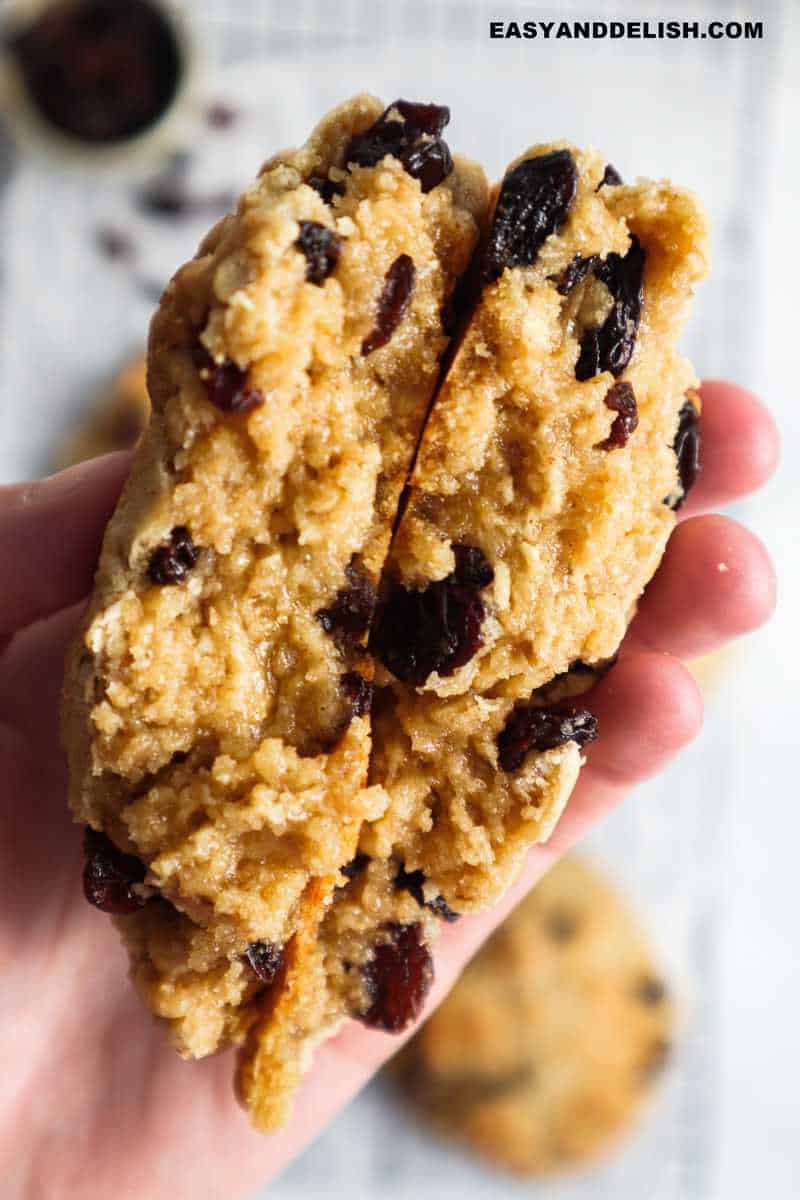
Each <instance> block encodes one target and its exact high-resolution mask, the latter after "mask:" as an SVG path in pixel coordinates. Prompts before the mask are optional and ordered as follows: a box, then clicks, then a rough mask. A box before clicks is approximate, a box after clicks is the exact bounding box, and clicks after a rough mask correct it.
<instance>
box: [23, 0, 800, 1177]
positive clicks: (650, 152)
mask: <svg viewBox="0 0 800 1200" xmlns="http://www.w3.org/2000/svg"><path fill="white" fill-rule="evenodd" d="M687 8H690V9H691V12H690V13H687V12H685V11H684V10H683V8H682V6H676V5H674V4H672V3H671V2H670V0H661V3H660V4H650V3H647V2H643V3H638V4H635V5H633V4H627V3H603V2H602V0H598V3H596V4H593V5H591V6H583V5H573V4H562V5H560V6H559V9H558V11H559V13H561V14H562V15H563V14H564V13H569V14H571V15H575V16H581V17H587V16H588V17H594V18H601V17H603V18H608V17H610V16H623V17H627V18H629V19H632V18H644V17H650V18H651V19H658V18H665V17H684V16H687V15H689V16H691V18H692V19H697V20H706V19H713V18H719V17H721V18H723V19H729V18H732V17H734V16H737V17H743V16H748V17H751V18H753V17H761V18H762V19H763V20H764V21H765V23H766V36H765V39H764V41H763V42H760V43H759V42H749V43H745V42H728V43H710V42H708V41H706V42H697V43H694V42H688V41H681V42H669V43H658V42H644V41H639V42H636V41H624V42H623V41H620V42H614V43H611V42H595V43H589V44H587V43H569V42H565V41H560V42H557V43H555V42H550V43H542V42H535V43H532V42H523V43H501V42H490V41H489V40H488V36H487V33H486V30H487V24H488V20H489V18H490V17H491V18H493V19H496V18H499V17H506V18H511V17H517V16H518V17H520V18H525V17H533V16H535V17H537V18H540V19H542V18H544V19H546V18H548V17H552V16H553V15H556V14H554V13H553V12H552V11H548V10H547V9H546V8H539V7H537V6H534V5H531V4H527V3H516V4H506V5H502V4H501V5H497V4H495V5H492V6H488V5H482V4H480V3H468V2H466V0H464V2H462V3H456V2H455V0H453V2H451V3H446V2H444V0H440V2H439V3H430V2H427V3H423V2H422V0H410V2H408V3H401V2H399V0H394V2H392V3H380V2H373V3H368V2H366V0H364V2H354V0H351V2H350V3H345V2H342V3H336V4H334V3H330V2H329V0H315V2H313V3H310V2H308V0H292V2H291V3H289V2H288V0H283V2H279V0H275V2H267V0H203V2H202V3H195V4H194V5H193V6H192V10H193V13H194V14H195V15H196V16H197V17H198V18H199V26H200V30H201V33H202V34H203V40H204V42H205V45H206V46H207V48H208V55H209V59H210V60H211V63H212V64H213V67H214V70H215V74H216V81H217V82H216V94H222V95H225V96H227V97H229V98H232V99H236V100H237V102H239V103H240V104H241V106H242V109H243V118H242V121H241V122H240V124H239V126H238V127H237V129H236V130H235V131H233V132H231V133H228V134H225V135H222V134H210V133H206V134H204V135H203V137H202V141H201V142H200V144H199V147H198V158H197V163H196V167H195V173H196V178H197V182H198V185H200V184H202V186H203V187H204V188H206V187H207V188H208V190H213V188H214V187H217V186H219V185H220V184H222V183H225V184H227V183H230V182H231V180H233V182H234V185H235V186H239V185H242V184H244V183H245V182H246V181H247V179H248V177H249V176H250V175H251V174H252V173H253V171H254V170H255V168H256V166H257V165H258V163H259V161H260V160H261V159H262V158H264V157H265V156H266V154H267V153H268V152H269V151H270V150H272V149H274V148H276V147H277V146H278V145H283V144H289V143H291V142H293V141H296V140H299V139H301V138H302V137H303V136H304V134H305V133H306V131H307V130H308V128H309V126H310V125H311V124H312V123H313V121H314V120H315V119H316V117H317V116H318V115H319V114H320V113H321V112H322V111H323V110H324V109H325V108H326V107H329V106H330V105H331V104H333V103H335V102H337V101H338V100H340V99H342V98H343V97H344V96H346V95H348V94H350V93H351V92H353V91H357V90H361V89H362V88H368V89H370V90H374V91H376V92H377V93H378V94H379V95H382V96H384V97H385V98H386V99H387V100H389V99H393V98H394V97H395V96H396V95H407V96H410V97H412V98H423V99H428V98H432V99H436V100H439V101H442V102H446V103H449V104H450V105H451V107H452V109H453V113H454V118H453V122H452V126H451V137H450V142H451V145H452V146H453V147H455V148H457V149H459V150H462V151H464V152H466V153H469V154H472V155H474V156H475V157H479V158H481V159H482V161H483V162H484V163H485V165H486V167H487V169H488V170H489V171H490V173H493V174H495V175H496V174H498V173H500V172H501V171H502V168H503V166H504V165H505V163H506V162H507V161H508V160H509V159H511V158H512V157H514V156H515V155H516V154H517V153H519V151H520V150H521V149H522V148H523V147H524V146H525V145H527V144H530V143H532V142H534V141H538V140H548V139H551V138H555V137H567V138H571V139H573V140H575V141H576V142H578V143H582V142H590V143H593V144H595V145H596V146H598V147H599V148H601V149H602V150H603V151H604V152H605V153H606V155H607V157H608V158H609V159H610V161H612V162H613V163H614V164H615V165H616V166H617V167H618V169H619V170H620V171H621V172H622V173H623V175H625V176H626V177H628V178H630V177H632V176H635V175H637V174H644V175H656V176H659V175H669V176H670V177H671V178H673V179H675V180H676V182H679V183H682V184H687V185H690V186H692V187H694V188H696V190H697V191H698V192H699V193H700V195H701V196H702V198H703V199H704V201H705V202H706V204H707V205H708V207H709V210H710V212H711V215H712V218H713V221H714V273H713V276H712V279H711V280H710V281H709V282H708V283H707V284H706V285H704V286H703V289H702V291H701V293H700V295H699V297H698V304H697V308H696V315H695V316H694V317H693V319H692V323H691V328H690V330H689V332H688V335H687V338H686V346H687V349H688V350H689V352H690V353H691V354H692V355H693V357H694V359H695V362H696V365H697V367H698V370H699V371H700V373H701V374H706V375H729V376H733V377H735V378H737V379H739V380H740V381H741V382H743V383H746V384H747V385H749V386H751V387H753V388H755V389H758V390H759V391H761V392H762V393H763V394H764V395H766V397H767V398H768V399H769V401H770V402H771V404H772V405H773V407H774V409H775V411H776V413H777V414H778V418H779V422H780V424H781V427H782V432H783V437H784V443H785V457H784V464H783V467H782V469H781V472H780V474H779V477H778V479H777V480H776V481H775V483H773V484H772V485H771V486H770V487H769V488H768V489H767V490H766V491H765V492H764V493H762V494H761V495H760V496H759V497H757V498H756V499H754V500H753V501H752V502H749V503H748V504H747V505H746V506H741V507H740V508H739V510H738V512H737V515H740V516H742V517H743V518H744V519H746V520H747V521H748V523H749V524H751V525H752V526H753V527H754V528H755V529H756V530H757V531H758V532H759V533H760V534H761V536H762V537H763V538H764V540H765V541H766V542H767V544H768V546H769V547H770V549H771V550H772V552H773V554H774V555H775V557H776V559H777V561H778V566H779V571H780V574H781V581H782V590H781V601H780V608H779V611H778V615H777V617H776V619H775V620H774V621H773V623H772V624H771V626H770V627H768V628H767V629H766V630H764V631H763V632H761V633H759V634H757V635H754V636H753V637H751V638H750V639H748V640H747V641H746V643H745V644H744V645H743V647H742V648H741V650H740V652H739V653H738V654H737V655H735V656H734V657H732V658H731V659H729V661H728V663H727V666H726V667H725V669H724V670H723V671H722V675H721V681H720V682H719V683H718V685H717V686H716V688H715V689H714V690H713V692H712V695H711V697H710V712H709V718H708V722H707V727H706V730H705V732H704V734H703V736H702V739H701V741H700V742H699V743H698V744H697V745H696V746H695V747H693V748H692V749H691V751H690V752H689V753H688V754H687V755H686V756H685V758H684V759H683V761H682V762H681V763H680V764H678V765H677V766H676V767H675V768H673V769H672V770H671V771H670V772H669V773H668V775H667V776H665V777H664V778H663V779H661V780H659V781H655V782H653V783H651V784H649V785H647V786H646V787H645V788H642V789H641V790H640V792H639V793H638V794H637V796H636V797H635V798H634V799H633V800H632V801H631V803H630V804H629V805H628V807H627V809H626V810H624V811H623V812H621V813H619V814H617V815H616V816H615V817H614V818H613V819H612V820H611V821H610V822H608V824H607V825H606V827H605V828H604V829H603V830H601V831H600V832H599V833H598V834H597V835H596V836H595V837H593V839H592V846H591V850H592V852H593V853H594V854H595V855H597V856H598V857H599V858H600V859H601V861H603V862H605V863H607V864H609V865H610V866H612V867H613V868H614V869H615V871H616V874H617V875H618V876H619V877H620V878H621V880H622V881H623V883H624V884H625V885H626V886H627V889H628V892H629V894H630V895H631V897H632V899H633V900H634V901H635V902H636V903H637V904H638V905H639V907H640V908H641V910H642V912H643V916H644V919H645V920H646V921H647V922H648V923H649V926H650V928H651V930H652V933H653V937H654V939H655V940H656V942H657V944H658V945H659V946H660V949H661V954H662V957H663V958H664V960H665V963H666V965H667V969H668V971H669V972H670V974H671V976H672V978H673V980H674V981H675V986H676V988H677V990H678V992H679V994H680V995H681V997H682V1000H683V1011H684V1025H685V1028H684V1033H683V1037H682V1041H681V1046H680V1050H679V1054H678V1059H677V1063H676V1065H675V1067H674V1068H673V1071H672V1073H671V1075H670V1077H669V1079H668V1080H667V1084H666V1088H665V1091H664V1094H663V1096H662V1097H661V1098H660V1101H659V1103H658V1105H657V1106H656V1107H655V1109H654V1110H653V1111H652V1112H651V1113H650V1114H649V1116H648V1119H647V1120H646V1121H645V1122H644V1124H643V1126H642V1128H641V1130H640V1131H639V1133H638V1134H637V1135H636V1136H635V1137H634V1138H633V1139H632V1140H631V1141H630V1142H629V1144H628V1145H627V1146H626V1147H625V1149H624V1150H623V1151H622V1152H621V1153H620V1154H618V1155H617V1156H616V1157H615V1158H614V1159H612V1160H611V1161H610V1162H609V1163H608V1164H607V1165H606V1166H604V1167H603V1168H602V1169H600V1170H599V1171H598V1172H597V1173H595V1174H593V1175H592V1176H591V1178H584V1179H582V1180H568V1181H566V1182H565V1183H563V1184H560V1185H558V1186H557V1187H550V1186H548V1187H544V1188H543V1187H537V1186H536V1185H521V1184H516V1183H511V1182H509V1181H507V1180H506V1179H505V1178H504V1177H503V1176H497V1175H493V1174H491V1173H490V1172H488V1171H486V1170H484V1169H482V1168H480V1167H477V1166H474V1165H473V1164H471V1163H470V1162H469V1161H468V1160H466V1159H464V1158H462V1157H461V1156H460V1155H458V1154H456V1153H453V1152H451V1151H449V1150H447V1149H444V1148H441V1147H439V1146H437V1145H435V1144H434V1143H432V1142H430V1141H429V1140H428V1139H427V1138H426V1137H425V1135H424V1134H423V1133H421V1132H420V1131H419V1129H418V1128H417V1127H415V1126H414V1124H413V1122H411V1121H410V1120H409V1119H408V1118H407V1116H406V1115H405V1114H404V1113H403V1112H402V1110H401V1109H400V1108H398V1106H397V1105H396V1102H395V1101H394V1100H393V1098H392V1097H391V1095H390V1094H389V1091H388V1089H387V1088H386V1086H385V1085H384V1084H381V1083H380V1082H379V1083H378V1084H377V1085H375V1086H373V1088H371V1089H370V1090H369V1091H368V1092H367V1093H366V1094H365V1095H364V1096H362V1097H361V1098H360V1099H359V1100H358V1101H357V1102H356V1104H355V1105H353V1106H352V1107H351V1109H350V1110H349V1111H348V1112H347V1113H345V1114H343V1116H342V1117H341V1118H340V1119H339V1121H337V1122H336V1124H335V1125H334V1127H333V1128H332V1129H331V1131H330V1132H329V1133H328V1134H327V1135H326V1136H325V1137H324V1138H323V1139H322V1140H321V1141H320V1142H319V1143H318V1144H317V1145H316V1146H315V1147H313V1148H312V1149H311V1150H310V1151H309V1152H308V1153H307V1154H306V1155H305V1156H304V1158H303V1159H302V1160H301V1161H300V1162H299V1163H297V1164H296V1165H295V1166H294V1167H293V1168H292V1170H291V1171H290V1172H289V1173H288V1174H287V1175H286V1176H285V1177H284V1179H283V1180H282V1181H280V1182H279V1183H278V1184H276V1185H274V1186H273V1188H271V1189H270V1196H273V1197H279V1198H285V1200H290V1198H291V1200H294V1198H295V1197H297V1198H299V1197H301V1196H303V1197H309V1196H318V1195H319V1196H330V1197H342V1198H343V1200H344V1198H345V1197H347V1198H348V1200H349V1198H352V1197H358V1196H370V1197H374V1198H375V1200H382V1198H384V1197H385V1198H387V1200H388V1198H389V1197H391V1198H392V1200H405V1198H406V1197H408V1198H411V1197H413V1198H414V1200H419V1198H420V1197H424V1198H425V1200H427V1197H429V1196H431V1197H433V1196H436V1197H437V1200H455V1197H459V1198H460V1197H462V1196H464V1195H465V1194H470V1195H471V1196H473V1197H483V1196H487V1197H488V1196H508V1197H516V1196H518V1195H530V1194H533V1195H537V1196H544V1195H545V1194H546V1195H547V1196H548V1197H553V1198H554V1200H556V1198H557V1200H562V1198H563V1200H567V1198H568V1200H578V1198H581V1200H583V1198H584V1197H590V1196H591V1197H592V1198H593V1200H605V1198H606V1197H608V1198H609V1200H610V1198H611V1197H613V1200H740V1198H741V1200H751V1198H752V1197H753V1195H760V1196H763V1197H768V1198H769V1200H790V1198H792V1197H795V1196H797V1195H798V1194H800V1168H798V1151H797V1138H798V1134H799V1133H800V1099H798V1097H800V1035H798V1032H797V1014H798V1012H799V1011H800V970H799V969H798V930H797V926H798V910H800V905H799V904H798V899H797V873H798V872H797V866H796V858H797V849H796V847H797V841H798V835H800V799H799V798H798V795H797V791H798V788H797V783H796V779H795V772H794V757H795V752H796V747H797V742H798V734H797V730H798V729H800V707H799V706H798V694H799V693H800V677H799V676H800V664H799V663H798V655H797V651H796V628H795V626H796V622H797V615H796V614H798V612H800V594H798V593H799V591H800V569H799V568H798V555H797V545H798V527H800V506H799V505H798V497H797V478H798V471H799V470H800V455H798V445H800V409H799V408H798V404H799V402H798V397H797V396H796V394H795V390H796V389H795V378H796V375H797V366H796V362H797V358H798V355H800V329H799V327H798V312H797V303H796V298H795V297H796V291H797V283H796V281H797V278H798V268H799V267H800V264H799V263H798V261H797V257H798V256H797V241H798V239H797V233H796V219H795V210H796V208H797V204H798V182H800V164H798V156H797V124H798V115H800V83H799V82H798V73H797V70H796V63H797V61H799V60H800V22H798V20H797V17H798V8H797V6H796V5H795V4H793V3H787V4H784V5H781V4H779V3H775V4H755V3H754V4H751V5H749V6H747V7H745V6H740V5H737V4H734V3H730V4H716V3H713V2H711V0H706V2H704V3H697V2H695V3H693V4H692V5H691V6H687ZM4 161H5V160H4V159H3V157H2V152H1V151H0V206H1V207H0V216H2V221H0V364H2V368H1V369H0V479H7V480H10V479H15V478H21V477H24V476H25V475H26V474H34V473H40V472H42V471H43V470H45V469H46V467H47V460H48V455H49V454H50V452H51V447H52V445H53V442H54V440H55V438H56V436H57V434H58V432H59V431H60V430H62V429H64V428H66V427H67V426H68V425H69V423H70V421H71V420H72V419H74V416H75V414H76V413H77V412H78V411H79V410H80V409H81V408H82V407H83V406H85V403H86V399H87V396H89V395H90V394H91V392H92V390H93V389H94V388H96V386H97V385H98V383H99V381H101V380H102V378H103V377H104V376H105V374H106V373H107V372H108V371H109V370H111V369H112V368H113V366H114V364H115V363H116V362H117V361H118V359H119V357H120V356H121V355H122V354H124V353H126V352H127V351H128V350H129V349H131V348H132V347H134V346H136V345H138V344H140V343H141V342H142V340H143V338H144V336H145V331H146V322H147V318H148V315H149V311H150V303H149V301H147V300H146V299H145V298H144V297H143V296H142V295H141V293H140V291H139V290H138V289H137V287H136V286H135V283H134V281H133V280H132V278H131V273H130V271H129V270H127V269H126V268H122V267H119V266H112V265H109V264H107V263H105V262H103V261H102V260H101V259H100V258H99V257H98V256H97V255H96V253H95V251H94V249H93V237H94V232H95V230H96V227H97V225H98V223H100V222H103V223H116V224H121V225H125V226H129V227H131V228H132V229H133V231H134V233H135V235H136V237H137V239H138V241H139V243H140V245H141V247H142V257H141V265H140V267H139V268H137V273H138V274H143V275H146V276H148V278H151V279H153V280H154V281H156V282H162V281H163V280H164V279H165V278H166V277H167V276H168V275H169V274H170V273H171V271H172V270H173V269H174V268H175V267H176V266H177V265H178V264H179V263H180V261H182V260H183V259H184V258H185V257H187V256H188V254H189V253H190V252H191V251H192V249H193V245H194V243H195V242H196V240H197V238H198V237H199V235H200V233H202V225H203V222H202V221H201V222H199V223H191V222H190V223H189V225H188V227H186V228H183V227H180V228H178V229H175V228H172V227H166V228H164V227H162V226H157V225H153V224H152V223H148V222H146V221H145V220H144V219H143V218H142V217H141V216H140V215H137V214H136V213H135V212H134V210H133V208H132V206H131V203H130V191H129V190H126V189H125V188H123V187H122V186H121V185H120V184H115V183H114V182H113V181H112V182H108V181H102V182H100V181H97V180H91V179H86V178H78V177H74V176H73V177H65V176H64V175H63V173H60V172H56V171H54V170H53V169H52V168H50V167H47V166H43V165H41V164H37V163H35V162H33V161H32V160H30V159H29V158H28V157H27V156H23V157H20V158H18V159H17V160H16V161H15V163H14V164H13V171H12V173H11V176H10V179H9V180H8V182H7V184H6V186H5V187H3V176H4V170H3V163H4Z"/></svg>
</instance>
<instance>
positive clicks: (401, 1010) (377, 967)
mask: <svg viewBox="0 0 800 1200" xmlns="http://www.w3.org/2000/svg"><path fill="white" fill-rule="evenodd" d="M383 930H384V933H385V934H386V935H387V940H386V941H382V942H379V943H378V944H377V945H376V946H375V948H374V950H373V953H372V958H371V959H370V960H369V962H367V963H365V964H364V966H362V968H361V973H362V977H363V979H364V986H365V990H366V993H367V996H368V998H369V1001H370V1004H369V1007H368V1008H367V1010H366V1012H364V1013H362V1014H361V1016H360V1020H361V1021H363V1022H364V1024H365V1025H369V1026H371V1027H372V1028H373V1029H385V1030H386V1031H387V1032H388V1033H399V1032H400V1030H401V1029H405V1028H406V1026H407V1025H409V1024H410V1023H411V1022H412V1021H413V1020H414V1019H415V1018H416V1017H417V1016H419V1013H420V1011H421V1010H422V1005H423V1002H424V1000H425V997H426V996H427V994H428V991H429V990H430V986H431V984H432V983H433V960H432V958H431V953H430V950H429V949H428V947H427V946H426V945H425V944H424V942H423V941H422V936H421V935H422V930H421V927H420V926H419V925H398V924H397V923H396V922H393V923H391V924H389V925H385V926H384V927H383Z"/></svg>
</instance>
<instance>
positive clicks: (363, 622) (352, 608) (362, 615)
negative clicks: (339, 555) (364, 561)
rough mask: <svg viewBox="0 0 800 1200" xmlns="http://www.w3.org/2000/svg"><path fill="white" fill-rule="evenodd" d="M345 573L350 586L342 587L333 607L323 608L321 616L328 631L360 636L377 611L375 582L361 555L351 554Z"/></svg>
mask: <svg viewBox="0 0 800 1200" xmlns="http://www.w3.org/2000/svg"><path fill="white" fill-rule="evenodd" d="M344 573H345V577H346V579H347V582H348V584H349V587H343V588H340V589H339V591H338V592H337V593H336V598H335V600H334V602H333V604H332V605H331V606H330V608H321V609H320V610H319V612H318V613H317V620H318V621H319V623H320V625H321V626H322V628H323V629H324V630H325V632H326V633H332V634H340V635H343V636H344V638H345V639H352V638H360V637H361V636H362V634H364V633H366V632H367V630H368V629H369V625H370V622H371V620H372V614H373V612H374V611H375V598H376V597H375V585H374V584H373V582H372V579H371V578H370V576H369V575H368V574H367V572H366V570H365V569H364V567H363V566H362V565H361V563H360V562H359V560H358V559H357V558H351V560H350V562H349V563H348V564H347V566H346V567H345V570H344Z"/></svg>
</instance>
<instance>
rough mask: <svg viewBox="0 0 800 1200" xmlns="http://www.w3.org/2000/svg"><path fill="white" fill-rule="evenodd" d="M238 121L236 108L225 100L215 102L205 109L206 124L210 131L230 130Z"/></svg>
mask: <svg viewBox="0 0 800 1200" xmlns="http://www.w3.org/2000/svg"><path fill="white" fill-rule="evenodd" d="M238 120H239V110H238V108H234V106H233V105H232V104H229V103H228V102H227V100H215V101H214V102H213V103H212V104H210V105H209V106H208V108H207V109H206V123H207V124H208V125H209V126H210V127H211V128H212V129H231V128H232V127H233V126H234V125H235V124H236V122H237V121H238Z"/></svg>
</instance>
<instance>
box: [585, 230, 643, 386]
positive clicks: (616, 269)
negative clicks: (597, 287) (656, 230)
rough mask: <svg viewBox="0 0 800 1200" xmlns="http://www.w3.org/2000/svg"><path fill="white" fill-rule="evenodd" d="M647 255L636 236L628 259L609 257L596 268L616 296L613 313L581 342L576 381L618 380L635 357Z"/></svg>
mask: <svg viewBox="0 0 800 1200" xmlns="http://www.w3.org/2000/svg"><path fill="white" fill-rule="evenodd" d="M644 262H645V252H644V250H643V249H642V247H641V245H640V244H639V240H638V238H636V237H632V238H631V245H630V248H629V250H628V252H627V254H625V255H624V256H622V255H619V254H613V253H612V254H609V255H608V257H607V258H605V259H601V260H600V261H599V262H597V263H596V264H595V266H594V267H593V268H592V270H593V273H594V275H595V277H596V278H597V279H599V280H600V281H601V282H602V283H604V284H605V285H606V287H607V288H608V290H609V292H610V293H611V297H612V301H613V303H612V305H611V311H610V312H609V314H608V316H607V317H606V319H605V321H604V322H603V324H602V325H601V326H599V328H597V329H587V330H586V332H585V333H584V335H583V337H582V339H581V346H580V354H579V356H578V361H577V363H576V364H575V378H576V379H577V380H579V381H580V382H581V383H582V382H584V381H585V380H587V379H592V378H594V376H595V375H599V374H600V372H601V371H610V372H611V374H612V375H613V376H614V377H615V378H617V377H618V376H619V375H621V374H622V372H623V371H624V370H625V368H626V367H627V365H628V363H629V362H630V360H631V357H632V355H633V351H634V347H635V345H636V338H637V335H638V332H639V321H640V320H641V315H642V303H643V300H644V292H643V288H642V278H643V275H644Z"/></svg>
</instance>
